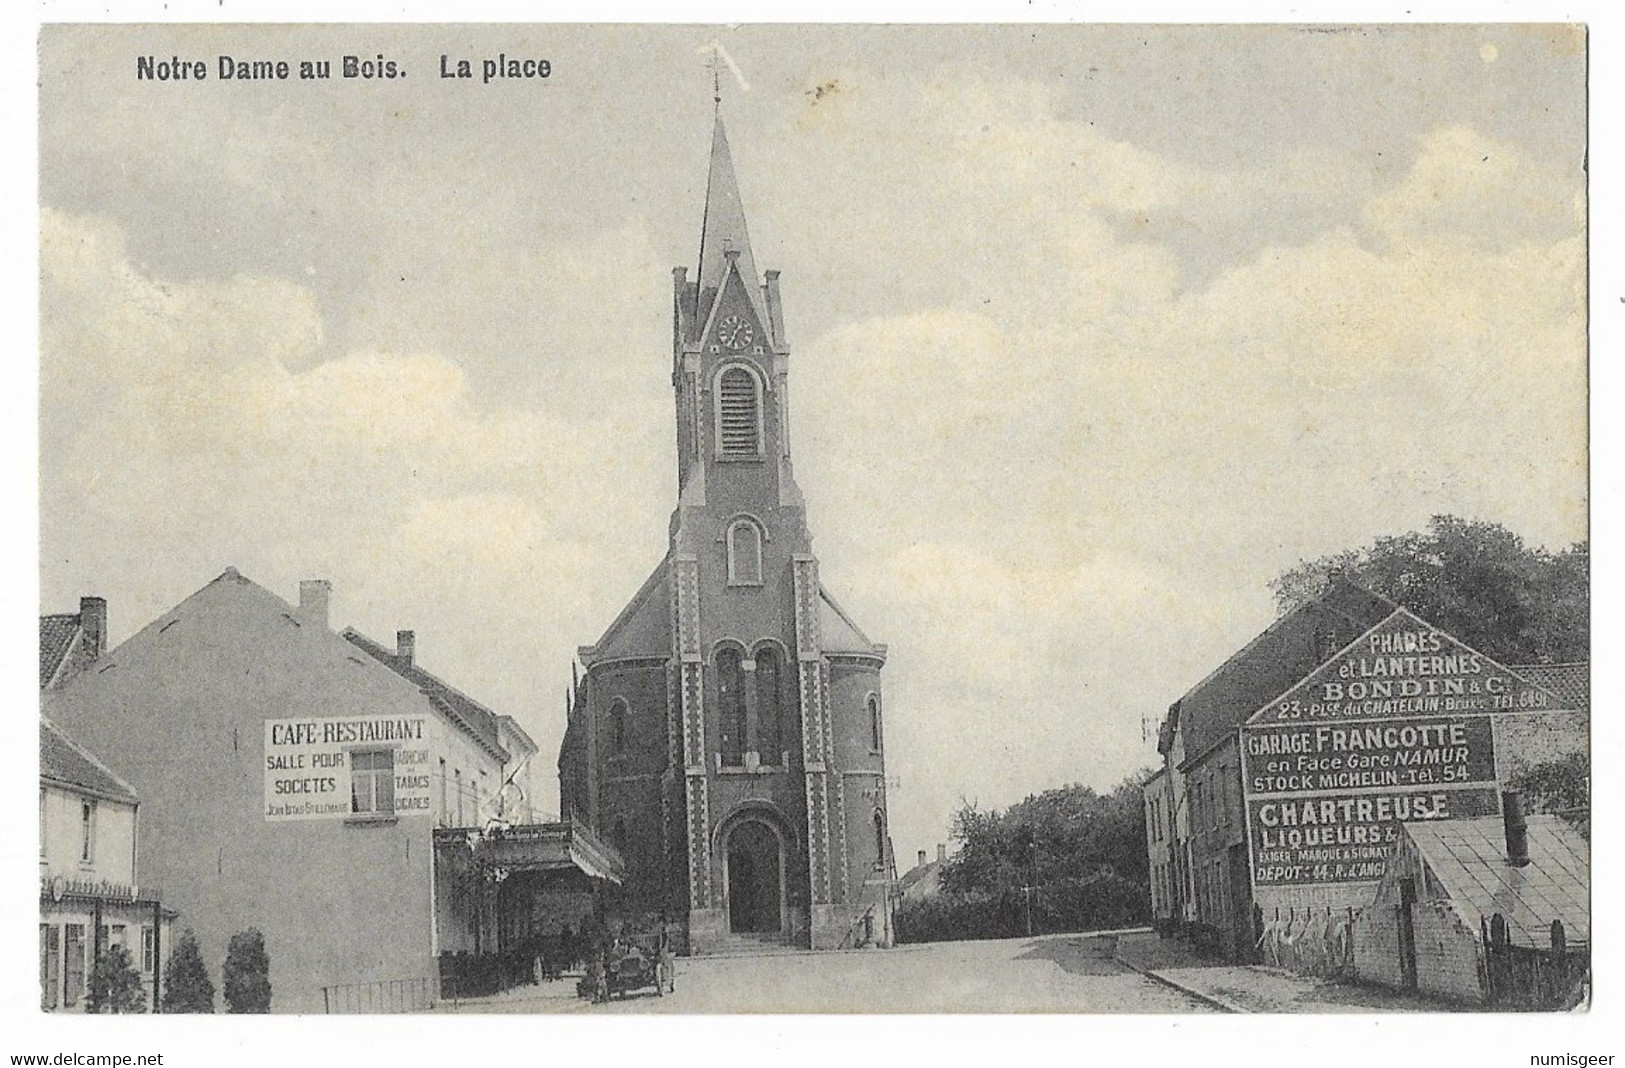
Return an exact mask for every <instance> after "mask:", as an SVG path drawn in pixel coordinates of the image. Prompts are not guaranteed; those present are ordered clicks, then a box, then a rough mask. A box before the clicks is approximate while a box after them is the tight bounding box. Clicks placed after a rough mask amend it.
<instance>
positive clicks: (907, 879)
mask: <svg viewBox="0 0 1625 1068" xmlns="http://www.w3.org/2000/svg"><path fill="white" fill-rule="evenodd" d="M945 866H946V862H945V861H941V860H928V861H926V862H925V863H924V864H920V865H917V866H915V867H913V868H910V869H909V870H908V871H906V872H904V873H903V874H902V876H901V877H900V878H899V879H898V880H897V889H898V892H900V893H901V894H902V895H903V896H904V897H906V898H908V899H910V900H919V899H920V898H927V897H930V896H931V895H933V894H937V893H941V892H942V869H943V868H944V867H945Z"/></svg>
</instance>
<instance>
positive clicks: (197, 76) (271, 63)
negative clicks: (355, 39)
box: [135, 53, 406, 82]
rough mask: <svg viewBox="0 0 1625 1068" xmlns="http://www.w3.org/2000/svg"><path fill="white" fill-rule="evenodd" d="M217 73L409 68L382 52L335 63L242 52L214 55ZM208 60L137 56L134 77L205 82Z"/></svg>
mask: <svg viewBox="0 0 1625 1068" xmlns="http://www.w3.org/2000/svg"><path fill="white" fill-rule="evenodd" d="M213 69H214V76H215V77H216V78H217V79H219V80H220V81H223V82H229V81H242V82H258V81H287V80H288V79H289V78H298V79H301V80H306V81H308V80H312V79H322V78H331V77H333V72H334V70H335V69H336V70H337V71H338V74H339V76H340V77H342V78H357V79H362V80H370V79H375V78H383V79H394V78H404V77H406V68H405V67H403V66H401V64H399V63H398V62H396V61H395V60H393V59H389V58H388V57H386V56H385V55H384V54H383V53H378V54H376V55H373V56H341V57H339V60H338V62H337V63H336V64H335V63H334V62H333V61H331V60H326V59H301V60H287V59H244V58H242V57H240V56H228V55H221V56H217V57H216V59H215V66H214V68H213ZM209 72H210V67H209V63H208V61H207V60H203V59H182V58H181V57H180V56H170V57H169V58H167V59H163V58H160V57H158V56H150V55H148V56H137V57H136V58H135V77H136V80H137V81H143V82H203V81H208V80H209V77H210V73H209Z"/></svg>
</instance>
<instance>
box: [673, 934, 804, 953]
mask: <svg viewBox="0 0 1625 1068" xmlns="http://www.w3.org/2000/svg"><path fill="white" fill-rule="evenodd" d="M803 952H805V950H803V949H802V948H801V947H800V946H797V945H795V944H793V943H791V942H789V941H787V940H786V939H785V937H784V936H783V935H781V934H730V935H728V936H727V937H726V938H724V939H723V940H722V941H721V942H717V943H713V944H712V945H711V946H710V947H709V948H707V949H705V950H704V951H703V952H702V953H701V954H699V955H700V956H705V957H762V956H776V955H779V954H785V953H803Z"/></svg>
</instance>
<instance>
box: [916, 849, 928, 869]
mask: <svg viewBox="0 0 1625 1068" xmlns="http://www.w3.org/2000/svg"><path fill="white" fill-rule="evenodd" d="M914 866H915V867H916V868H923V867H925V850H923V849H922V850H920V859H919V860H918V861H917V862H916V863H915V865H914Z"/></svg>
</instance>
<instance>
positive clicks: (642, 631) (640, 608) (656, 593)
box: [582, 560, 671, 667]
mask: <svg viewBox="0 0 1625 1068" xmlns="http://www.w3.org/2000/svg"><path fill="white" fill-rule="evenodd" d="M666 565H667V561H666V560H661V561H660V563H659V564H657V565H656V566H655V569H654V572H653V573H652V574H650V575H649V577H648V578H647V579H645V580H644V582H643V585H642V586H641V587H640V588H639V589H638V592H637V593H636V594H634V595H633V596H632V600H631V601H630V602H629V603H628V604H627V606H626V607H625V608H623V609H621V614H620V615H618V616H616V617H615V621H614V622H613V623H611V624H610V625H609V629H608V630H606V631H604V635H603V637H601V638H599V639H598V643H597V644H596V645H593V646H592V647H591V655H590V659H591V660H592V661H594V662H596V661H599V660H613V659H616V658H619V657H633V656H670V655H671V594H670V593H669V592H668V591H669V587H668V585H667V579H666V574H667V571H668V570H669V568H668V567H667V566H666ZM583 652H586V651H585V650H583ZM582 663H584V664H588V660H587V658H586V657H584V658H583V660H582ZM588 666H589V667H590V666H591V664H588Z"/></svg>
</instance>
